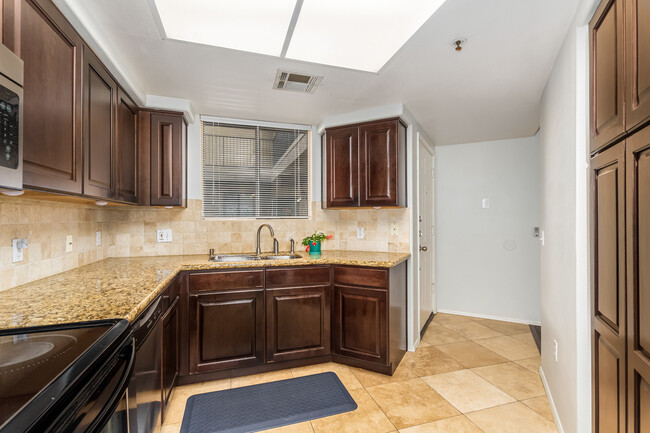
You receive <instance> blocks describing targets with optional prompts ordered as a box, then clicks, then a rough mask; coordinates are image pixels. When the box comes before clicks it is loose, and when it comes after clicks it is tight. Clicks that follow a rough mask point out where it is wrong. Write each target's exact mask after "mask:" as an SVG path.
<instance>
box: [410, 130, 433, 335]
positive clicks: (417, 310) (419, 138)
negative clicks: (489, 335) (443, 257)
mask: <svg viewBox="0 0 650 433" xmlns="http://www.w3.org/2000/svg"><path fill="white" fill-rule="evenodd" d="M416 138H417V141H416V146H417V161H418V163H417V167H416V170H417V190H416V193H415V194H414V195H415V196H416V197H415V200H416V201H417V215H415V217H416V218H417V217H419V216H420V214H421V206H422V203H420V175H421V173H420V164H419V161H420V156H421V155H420V146H421V145H422V146H423V147H425V148H426V149H427V150H428V151H429V152H431V155H432V159H433V161H431V167H432V169H433V172H434V173H435V168H436V165H435V161H436V150H435V147H433V146H431V145H430V144H429V143H428V142H427V140H426V139H425V138H424V137H423V136H422V134H420V133H419V132H418V133H417V137H416ZM432 192H433V200H432V202H431V207H432V209H431V213H432V215H433V227H434V229H433V233H432V235H433V244H432V245H431V248H432V251H431V254H432V256H433V263H432V267H431V273H432V274H433V275H432V276H431V282H432V284H433V288H432V292H433V293H432V296H431V302H432V304H433V305H431V311H432V312H433V314H435V313H437V286H436V272H435V269H436V235H435V227H436V224H435V221H436V218H435V209H436V204H435V197H436V194H435V176H434V180H433V189H432ZM416 221H418V222H417V227H416V228H415V230H416V232H417V230H419V229H420V223H419V220H417V219H416ZM416 239H418V240H419V237H416ZM419 247H420V246H419V244H418V245H414V246H413V251H414V253H415V254H419ZM419 265H420V259H419V257H418V268H417V269H414V272H417V273H418V279H417V281H418V284H417V287H416V288H415V290H416V293H417V296H415V298H416V299H415V303H416V308H415V314H416V316H417V323H418V327H417V330H416V332H415V334H416V341H419V337H420V331H421V329H422V325H424V324H423V323H420V294H421V293H420V286H421V278H420V270H419V267H420V266H419Z"/></svg>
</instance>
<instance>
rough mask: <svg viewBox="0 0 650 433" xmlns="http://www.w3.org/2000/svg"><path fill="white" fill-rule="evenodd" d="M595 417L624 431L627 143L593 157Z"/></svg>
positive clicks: (598, 422)
mask: <svg viewBox="0 0 650 433" xmlns="http://www.w3.org/2000/svg"><path fill="white" fill-rule="evenodd" d="M591 207H592V209H591V219H592V221H591V230H592V239H593V242H592V244H591V264H592V265H591V272H592V275H591V285H592V318H591V322H592V344H593V366H592V367H593V369H592V375H593V390H594V395H593V406H594V410H593V416H594V426H598V428H597V430H596V431H602V432H605V431H607V432H610V431H612V432H617V431H618V432H625V418H626V414H625V400H626V397H625V393H626V383H625V371H626V364H625V358H626V353H625V352H626V349H625V348H626V303H625V299H626V290H625V285H626V282H625V260H626V257H625V142H620V143H618V144H616V145H615V146H614V147H611V148H609V149H608V150H606V151H604V152H602V153H600V154H598V155H597V156H595V157H593V158H592V161H591Z"/></svg>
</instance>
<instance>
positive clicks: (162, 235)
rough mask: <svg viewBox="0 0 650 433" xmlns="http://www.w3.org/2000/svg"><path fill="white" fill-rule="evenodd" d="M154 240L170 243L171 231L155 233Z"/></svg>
mask: <svg viewBox="0 0 650 433" xmlns="http://www.w3.org/2000/svg"><path fill="white" fill-rule="evenodd" d="M156 239H158V242H159V243H160V242H171V241H172V230H171V229H163V230H158V231H157V232H156Z"/></svg>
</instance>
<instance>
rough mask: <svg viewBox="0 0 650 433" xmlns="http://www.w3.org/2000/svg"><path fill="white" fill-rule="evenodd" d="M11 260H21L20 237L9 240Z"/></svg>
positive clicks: (14, 261) (13, 261)
mask: <svg viewBox="0 0 650 433" xmlns="http://www.w3.org/2000/svg"><path fill="white" fill-rule="evenodd" d="M11 251H12V255H11V262H12V263H18V262H22V261H23V247H22V239H12V241H11Z"/></svg>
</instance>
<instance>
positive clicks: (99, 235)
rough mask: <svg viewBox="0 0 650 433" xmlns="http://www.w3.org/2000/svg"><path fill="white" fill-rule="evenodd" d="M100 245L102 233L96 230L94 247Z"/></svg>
mask: <svg viewBox="0 0 650 433" xmlns="http://www.w3.org/2000/svg"><path fill="white" fill-rule="evenodd" d="M101 244H102V232H101V230H97V232H96V233H95V245H96V246H100V245H101Z"/></svg>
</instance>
